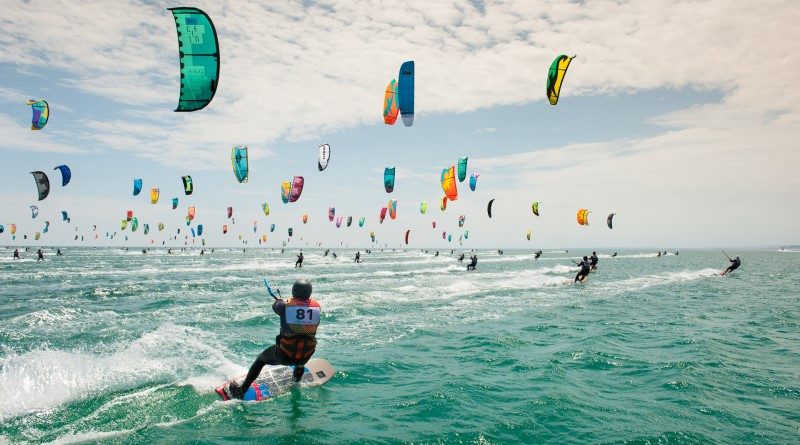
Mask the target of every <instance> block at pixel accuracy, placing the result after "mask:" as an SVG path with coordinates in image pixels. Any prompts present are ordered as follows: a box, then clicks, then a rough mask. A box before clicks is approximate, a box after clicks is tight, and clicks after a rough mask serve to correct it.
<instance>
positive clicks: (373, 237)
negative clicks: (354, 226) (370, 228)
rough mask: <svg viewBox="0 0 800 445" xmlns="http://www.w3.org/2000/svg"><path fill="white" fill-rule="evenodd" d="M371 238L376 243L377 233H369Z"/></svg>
mask: <svg viewBox="0 0 800 445" xmlns="http://www.w3.org/2000/svg"><path fill="white" fill-rule="evenodd" d="M369 237H370V238H371V239H372V242H373V243H374V242H375V232H369Z"/></svg>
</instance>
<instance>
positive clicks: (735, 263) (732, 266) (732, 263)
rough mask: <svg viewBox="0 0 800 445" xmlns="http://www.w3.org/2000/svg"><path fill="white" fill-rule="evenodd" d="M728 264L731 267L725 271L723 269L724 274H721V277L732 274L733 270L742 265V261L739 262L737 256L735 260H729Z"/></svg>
mask: <svg viewBox="0 0 800 445" xmlns="http://www.w3.org/2000/svg"><path fill="white" fill-rule="evenodd" d="M730 262H731V265H730V266H728V268H727V269H725V272H722V275H727V274H729V273H731V272H733V271H734V270H736V269H738V268H739V266H741V265H742V260H740V259H739V257H738V256H737V257H736V258H734V259H732V260H730Z"/></svg>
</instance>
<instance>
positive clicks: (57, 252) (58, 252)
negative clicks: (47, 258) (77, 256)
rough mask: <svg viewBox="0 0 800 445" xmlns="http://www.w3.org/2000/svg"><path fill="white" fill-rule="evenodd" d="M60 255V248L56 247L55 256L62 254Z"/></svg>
mask: <svg viewBox="0 0 800 445" xmlns="http://www.w3.org/2000/svg"><path fill="white" fill-rule="evenodd" d="M62 255H64V254H63V253H61V249H56V256H62Z"/></svg>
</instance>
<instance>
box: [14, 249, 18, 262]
mask: <svg viewBox="0 0 800 445" xmlns="http://www.w3.org/2000/svg"><path fill="white" fill-rule="evenodd" d="M14 259H15V260H18V259H19V249H14Z"/></svg>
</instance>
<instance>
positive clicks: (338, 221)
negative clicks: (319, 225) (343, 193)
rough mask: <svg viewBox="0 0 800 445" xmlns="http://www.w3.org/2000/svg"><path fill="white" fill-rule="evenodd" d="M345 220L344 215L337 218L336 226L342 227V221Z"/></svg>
mask: <svg viewBox="0 0 800 445" xmlns="http://www.w3.org/2000/svg"><path fill="white" fill-rule="evenodd" d="M343 220H344V217H343V216H340V217H338V218H336V228H337V229H338V228H339V227H342V221H343Z"/></svg>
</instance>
